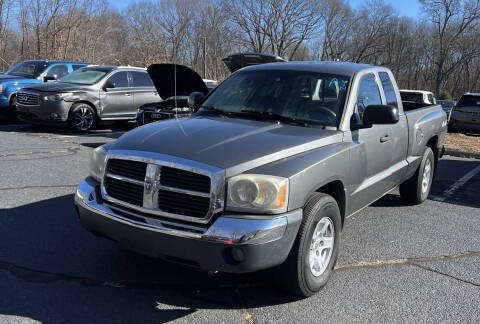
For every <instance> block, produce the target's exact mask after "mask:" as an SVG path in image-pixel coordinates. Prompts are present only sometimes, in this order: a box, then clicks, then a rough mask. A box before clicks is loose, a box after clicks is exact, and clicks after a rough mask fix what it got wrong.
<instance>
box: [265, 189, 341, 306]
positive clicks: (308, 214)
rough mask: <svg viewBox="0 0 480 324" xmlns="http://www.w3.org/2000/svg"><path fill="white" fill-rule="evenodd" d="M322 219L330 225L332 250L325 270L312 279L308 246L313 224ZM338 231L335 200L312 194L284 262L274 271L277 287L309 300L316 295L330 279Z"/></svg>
mask: <svg viewBox="0 0 480 324" xmlns="http://www.w3.org/2000/svg"><path fill="white" fill-rule="evenodd" d="M326 219H329V220H330V221H331V222H332V223H333V231H331V233H332V232H333V233H334V236H333V248H332V252H331V256H330V259H329V260H328V263H327V261H326V262H325V264H327V266H326V268H325V270H324V271H323V272H321V273H319V274H317V275H314V274H313V270H311V268H310V249H311V243H312V239H313V234H314V232H315V231H316V227H317V224H319V222H320V221H322V222H324V221H326ZM341 228H342V220H341V215H340V211H339V209H338V205H337V202H336V201H335V199H333V197H331V196H329V195H326V194H324V193H315V194H313V195H312V196H311V197H310V199H309V200H308V202H307V204H306V206H305V208H304V210H303V219H302V223H301V225H300V229H299V231H298V234H297V237H296V239H295V242H294V244H293V246H292V249H291V251H290V254H289V255H288V257H287V260H286V261H285V262H284V263H283V264H282V265H280V266H279V267H277V268H276V269H275V272H274V278H275V281H276V282H277V284H278V285H279V286H280V287H282V288H283V289H285V290H288V291H290V292H292V293H294V294H296V295H299V296H301V297H309V296H312V295H313V294H315V293H317V292H318V291H320V290H321V289H322V288H323V287H324V286H325V285H326V283H327V282H328V280H329V278H330V277H331V275H332V273H333V268H334V266H335V263H336V262H337V257H338V251H339V248H340V243H341ZM320 243H322V242H320ZM317 252H318V251H317ZM317 255H318V254H317Z"/></svg>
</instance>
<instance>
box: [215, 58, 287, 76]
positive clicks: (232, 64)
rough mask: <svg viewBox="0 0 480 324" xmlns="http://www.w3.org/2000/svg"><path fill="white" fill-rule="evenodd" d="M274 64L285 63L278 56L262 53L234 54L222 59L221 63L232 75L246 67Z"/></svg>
mask: <svg viewBox="0 0 480 324" xmlns="http://www.w3.org/2000/svg"><path fill="white" fill-rule="evenodd" d="M275 62H286V60H285V59H283V58H281V57H280V56H276V55H270V54H264V53H236V54H231V55H229V56H227V57H226V58H224V59H223V63H225V65H226V66H227V68H228V69H229V70H230V72H232V73H233V72H235V71H237V70H239V69H242V68H244V67H246V66H252V65H259V64H265V63H275Z"/></svg>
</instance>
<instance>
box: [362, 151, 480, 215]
mask: <svg viewBox="0 0 480 324" xmlns="http://www.w3.org/2000/svg"><path fill="white" fill-rule="evenodd" d="M479 165H480V161H479V160H456V159H443V160H440V161H439V164H438V170H437V174H436V177H435V180H434V182H433V184H432V188H431V190H430V195H429V198H428V199H431V200H438V199H439V198H441V199H443V198H444V200H443V202H445V203H449V204H455V205H461V206H468V207H474V208H478V207H480V194H479V193H480V172H479V173H478V174H476V175H475V176H474V177H473V178H471V179H469V180H468V181H467V182H466V183H464V184H463V185H462V186H460V187H458V189H456V190H455V191H453V193H452V194H451V195H446V194H445V191H446V190H448V189H449V188H451V187H452V186H453V185H454V184H455V182H456V181H458V180H459V179H460V178H462V177H463V176H464V175H465V174H467V173H468V172H469V171H470V170H473V169H474V168H476V167H477V166H479ZM370 206H371V207H407V206H411V205H410V204H408V203H406V202H404V201H403V200H402V198H400V195H399V194H398V193H391V194H387V195H385V196H384V197H382V198H381V199H379V200H377V201H376V202H374V203H373V204H371V205H370Z"/></svg>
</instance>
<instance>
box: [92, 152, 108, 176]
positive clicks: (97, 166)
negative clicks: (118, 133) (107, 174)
mask: <svg viewBox="0 0 480 324" xmlns="http://www.w3.org/2000/svg"><path fill="white" fill-rule="evenodd" d="M106 158H107V149H106V148H105V147H104V145H102V146H99V147H97V148H96V149H94V150H93V153H92V157H91V158H90V175H91V176H92V177H93V178H94V179H95V180H97V181H98V182H101V181H102V177H103V171H104V169H105V160H106Z"/></svg>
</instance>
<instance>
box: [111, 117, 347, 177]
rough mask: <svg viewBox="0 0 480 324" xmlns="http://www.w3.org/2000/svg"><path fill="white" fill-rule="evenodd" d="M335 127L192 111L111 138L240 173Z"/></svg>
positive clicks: (331, 134) (328, 139)
mask: <svg viewBox="0 0 480 324" xmlns="http://www.w3.org/2000/svg"><path fill="white" fill-rule="evenodd" d="M342 138H343V135H342V133H341V132H339V131H334V130H322V129H319V128H304V127H298V126H293V125H285V124H278V123H274V122H266V121H255V120H244V119H233V118H226V117H206V116H196V117H192V118H189V119H173V120H168V121H163V122H157V123H152V124H147V125H145V126H142V127H139V128H136V129H134V130H132V131H130V132H128V133H126V134H124V135H123V136H122V137H120V138H119V139H118V140H116V141H115V142H113V144H112V146H111V147H110V149H112V150H135V151H145V152H153V153H161V154H167V155H171V156H176V157H180V158H184V159H189V160H193V161H197V162H201V163H205V164H209V165H212V166H216V167H219V168H223V169H226V170H227V176H229V175H233V174H238V173H241V172H244V171H246V170H250V169H252V168H255V167H258V166H261V165H265V164H267V163H271V162H274V161H277V160H281V159H284V158H286V157H289V156H292V155H296V154H299V153H302V152H305V151H309V150H312V149H315V148H319V147H322V146H325V145H329V144H333V143H339V142H341V141H342Z"/></svg>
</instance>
